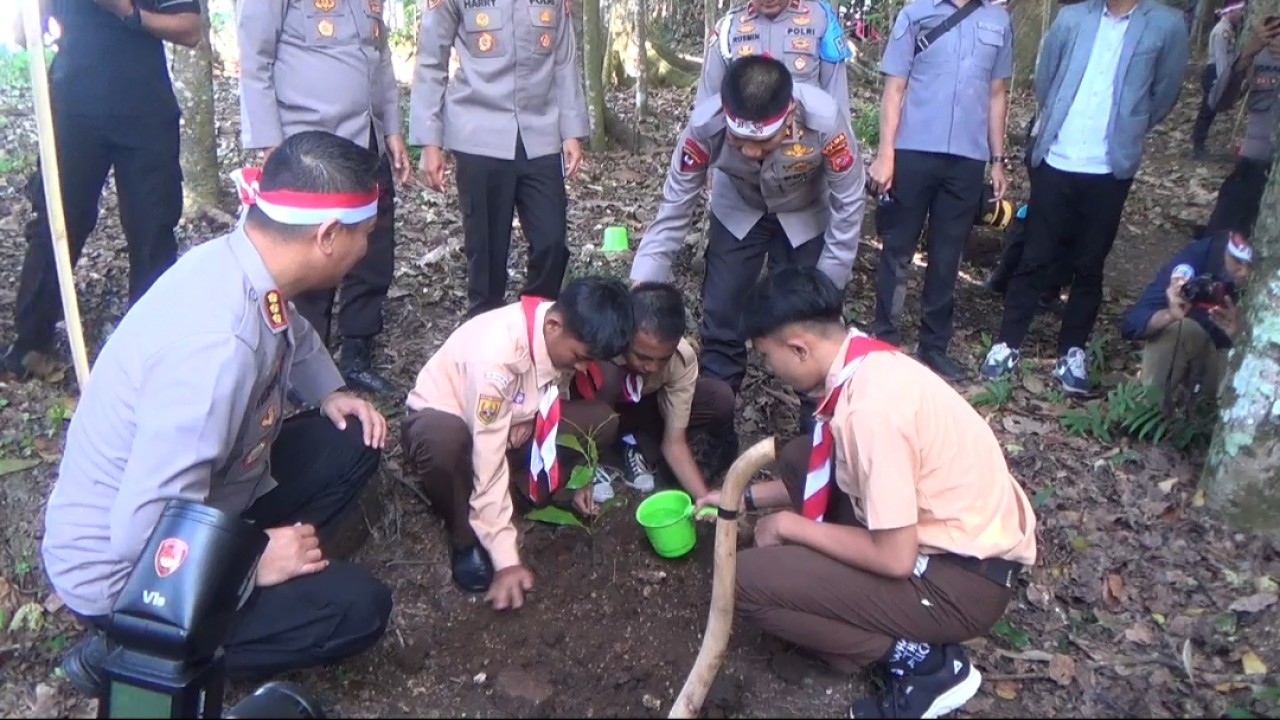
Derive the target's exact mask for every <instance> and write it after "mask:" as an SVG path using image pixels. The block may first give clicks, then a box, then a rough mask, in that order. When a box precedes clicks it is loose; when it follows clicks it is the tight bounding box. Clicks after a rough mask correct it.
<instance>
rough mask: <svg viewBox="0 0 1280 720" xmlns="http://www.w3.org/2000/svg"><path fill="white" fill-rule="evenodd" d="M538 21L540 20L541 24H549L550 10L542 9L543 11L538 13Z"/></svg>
mask: <svg viewBox="0 0 1280 720" xmlns="http://www.w3.org/2000/svg"><path fill="white" fill-rule="evenodd" d="M538 22H541V23H542V24H543V25H550V24H551V11H550V10H543V11H542V12H541V13H540V14H539V15H538Z"/></svg>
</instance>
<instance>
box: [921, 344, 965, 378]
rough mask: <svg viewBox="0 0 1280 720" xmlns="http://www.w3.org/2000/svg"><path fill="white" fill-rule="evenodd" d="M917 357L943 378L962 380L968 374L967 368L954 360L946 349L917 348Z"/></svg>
mask: <svg viewBox="0 0 1280 720" xmlns="http://www.w3.org/2000/svg"><path fill="white" fill-rule="evenodd" d="M916 358H917V359H918V360H919V361H920V362H921V363H923V364H924V365H925V367H927V368H929V369H930V370H932V371H934V372H935V373H937V374H938V375H939V376H940V377H941V378H942V379H943V380H952V381H960V380H963V379H965V376H966V375H968V373H966V372H965V369H964V368H963V367H961V366H960V363H958V362H956V361H955V360H952V359H951V357H950V356H948V355H947V353H946V351H945V350H939V349H937V348H924V347H922V348H916Z"/></svg>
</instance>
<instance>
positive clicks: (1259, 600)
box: [1229, 592, 1280, 613]
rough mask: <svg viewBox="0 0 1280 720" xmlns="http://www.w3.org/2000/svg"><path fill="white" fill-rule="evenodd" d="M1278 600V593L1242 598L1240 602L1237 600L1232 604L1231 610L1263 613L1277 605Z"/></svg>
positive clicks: (1264, 593)
mask: <svg viewBox="0 0 1280 720" xmlns="http://www.w3.org/2000/svg"><path fill="white" fill-rule="evenodd" d="M1277 600H1280V595H1277V594H1276V593H1266V592H1261V593H1257V594H1256V595H1250V596H1249V597H1242V598H1240V599H1239V600H1236V601H1235V602H1233V603H1231V607H1230V608H1229V609H1230V610H1231V611H1232V612H1245V613H1256V612H1262V611H1263V610H1266V609H1267V608H1269V607H1271V606H1272V605H1275V604H1276V601H1277Z"/></svg>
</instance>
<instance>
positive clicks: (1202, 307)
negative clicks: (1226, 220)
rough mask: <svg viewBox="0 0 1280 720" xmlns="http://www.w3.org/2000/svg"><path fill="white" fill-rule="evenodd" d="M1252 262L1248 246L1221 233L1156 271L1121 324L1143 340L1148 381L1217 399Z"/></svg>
mask: <svg viewBox="0 0 1280 720" xmlns="http://www.w3.org/2000/svg"><path fill="white" fill-rule="evenodd" d="M1252 263H1253V247H1252V245H1250V244H1249V241H1248V240H1247V239H1246V238H1245V237H1244V236H1243V235H1241V234H1240V233H1238V232H1235V231H1223V232H1219V233H1214V234H1213V235H1210V236H1209V237H1207V238H1203V239H1200V240H1195V241H1193V242H1191V243H1190V244H1188V245H1187V246H1186V247H1184V248H1183V249H1182V250H1181V251H1180V252H1179V253H1178V254H1177V255H1175V256H1174V258H1173V259H1172V260H1170V261H1169V262H1168V264H1166V265H1165V266H1164V267H1162V268H1161V269H1160V271H1159V272H1157V273H1156V277H1155V279H1153V280H1152V281H1151V284H1150V285H1148V286H1147V287H1146V289H1145V290H1143V292H1142V295H1141V296H1140V297H1139V298H1138V300H1137V302H1135V303H1134V304H1133V305H1132V306H1131V307H1130V308H1129V309H1128V310H1127V311H1126V312H1125V314H1124V316H1123V317H1122V318H1121V320H1120V334H1121V336H1122V337H1124V338H1125V339H1126V340H1138V341H1142V342H1143V349H1142V376H1141V377H1142V381H1143V382H1145V383H1147V384H1151V385H1156V386H1159V387H1160V388H1161V389H1162V390H1163V391H1164V392H1165V393H1166V394H1167V393H1169V392H1171V391H1175V390H1177V389H1179V388H1184V387H1185V388H1187V389H1189V390H1190V391H1191V395H1192V396H1193V398H1194V397H1195V396H1198V395H1200V394H1201V393H1202V392H1204V391H1205V390H1208V391H1209V392H1210V393H1211V394H1212V395H1211V396H1212V397H1216V395H1217V392H1218V386H1219V383H1220V382H1221V380H1222V373H1223V369H1224V367H1225V365H1226V357H1227V352H1228V351H1229V350H1230V349H1231V344H1232V341H1233V339H1234V338H1235V335H1236V331H1237V329H1238V327H1239V325H1238V317H1237V313H1236V302H1237V301H1238V299H1239V293H1240V291H1241V290H1242V289H1243V287H1244V286H1245V284H1246V283H1247V282H1248V280H1249V270H1250V265H1251V264H1252Z"/></svg>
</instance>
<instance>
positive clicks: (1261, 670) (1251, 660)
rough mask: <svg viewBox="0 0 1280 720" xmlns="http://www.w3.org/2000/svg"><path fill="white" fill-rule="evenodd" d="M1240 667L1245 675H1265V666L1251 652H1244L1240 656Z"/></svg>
mask: <svg viewBox="0 0 1280 720" xmlns="http://www.w3.org/2000/svg"><path fill="white" fill-rule="evenodd" d="M1240 665H1242V666H1243V667H1244V674H1245V675H1266V674H1267V664H1266V663H1264V662H1262V658H1260V657H1258V654H1257V653H1255V652H1254V651H1252V650H1245V651H1244V652H1243V653H1241V654H1240Z"/></svg>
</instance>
